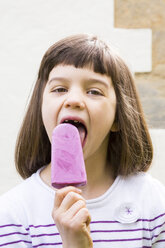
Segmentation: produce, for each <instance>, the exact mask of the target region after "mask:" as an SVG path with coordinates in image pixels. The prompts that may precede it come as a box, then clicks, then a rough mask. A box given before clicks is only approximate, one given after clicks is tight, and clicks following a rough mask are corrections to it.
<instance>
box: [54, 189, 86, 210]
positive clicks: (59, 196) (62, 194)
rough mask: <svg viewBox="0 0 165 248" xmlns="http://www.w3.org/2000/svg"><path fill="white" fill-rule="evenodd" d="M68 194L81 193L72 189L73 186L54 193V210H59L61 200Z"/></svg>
mask: <svg viewBox="0 0 165 248" xmlns="http://www.w3.org/2000/svg"><path fill="white" fill-rule="evenodd" d="M69 192H76V193H78V194H81V192H82V191H81V190H80V189H78V188H76V187H73V186H68V187H64V188H62V189H59V190H57V191H56V193H55V201H54V208H55V209H57V208H59V206H60V205H61V203H62V201H63V199H64V198H65V196H66V195H67V194H68V193H69Z"/></svg>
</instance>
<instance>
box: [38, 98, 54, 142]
mask: <svg viewBox="0 0 165 248" xmlns="http://www.w3.org/2000/svg"><path fill="white" fill-rule="evenodd" d="M54 112H55V108H53V107H52V106H51V103H50V101H49V100H48V99H47V97H45V96H43V102H42V108H41V113H42V121H43V124H44V126H45V130H46V132H47V135H48V137H49V139H50V140H51V136H52V131H53V128H54V126H55V113H54Z"/></svg>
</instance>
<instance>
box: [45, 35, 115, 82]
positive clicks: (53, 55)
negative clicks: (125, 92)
mask: <svg viewBox="0 0 165 248" xmlns="http://www.w3.org/2000/svg"><path fill="white" fill-rule="evenodd" d="M43 62H44V63H43ZM41 64H42V65H43V67H42V68H41V70H40V72H41V73H43V72H44V79H45V80H47V79H48V76H49V73H50V71H51V70H52V69H53V68H54V67H55V66H57V65H59V64H62V65H73V66H75V67H76V68H85V67H88V68H90V69H92V70H93V71H94V72H96V73H100V74H107V75H108V76H111V71H112V68H111V67H112V64H113V61H112V56H111V55H110V51H109V48H108V47H107V45H106V44H105V43H104V42H103V41H101V40H98V38H97V37H96V36H88V35H76V36H71V37H68V38H66V39H63V40H61V41H59V42H57V43H55V44H54V45H53V46H51V47H50V48H49V49H48V51H47V53H46V54H45V56H44V58H43V61H42V63H41Z"/></svg>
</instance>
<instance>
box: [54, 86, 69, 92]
mask: <svg viewBox="0 0 165 248" xmlns="http://www.w3.org/2000/svg"><path fill="white" fill-rule="evenodd" d="M52 92H57V93H63V92H67V89H65V88H63V87H58V88H55V89H53V90H52Z"/></svg>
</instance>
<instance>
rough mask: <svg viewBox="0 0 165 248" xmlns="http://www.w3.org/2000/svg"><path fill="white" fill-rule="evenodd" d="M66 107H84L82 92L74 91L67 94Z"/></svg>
mask: <svg viewBox="0 0 165 248" xmlns="http://www.w3.org/2000/svg"><path fill="white" fill-rule="evenodd" d="M64 106H65V108H73V109H80V110H82V109H84V108H85V103H84V100H83V96H82V93H80V92H78V91H72V92H70V93H68V94H67V98H66V100H65V103H64Z"/></svg>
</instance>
